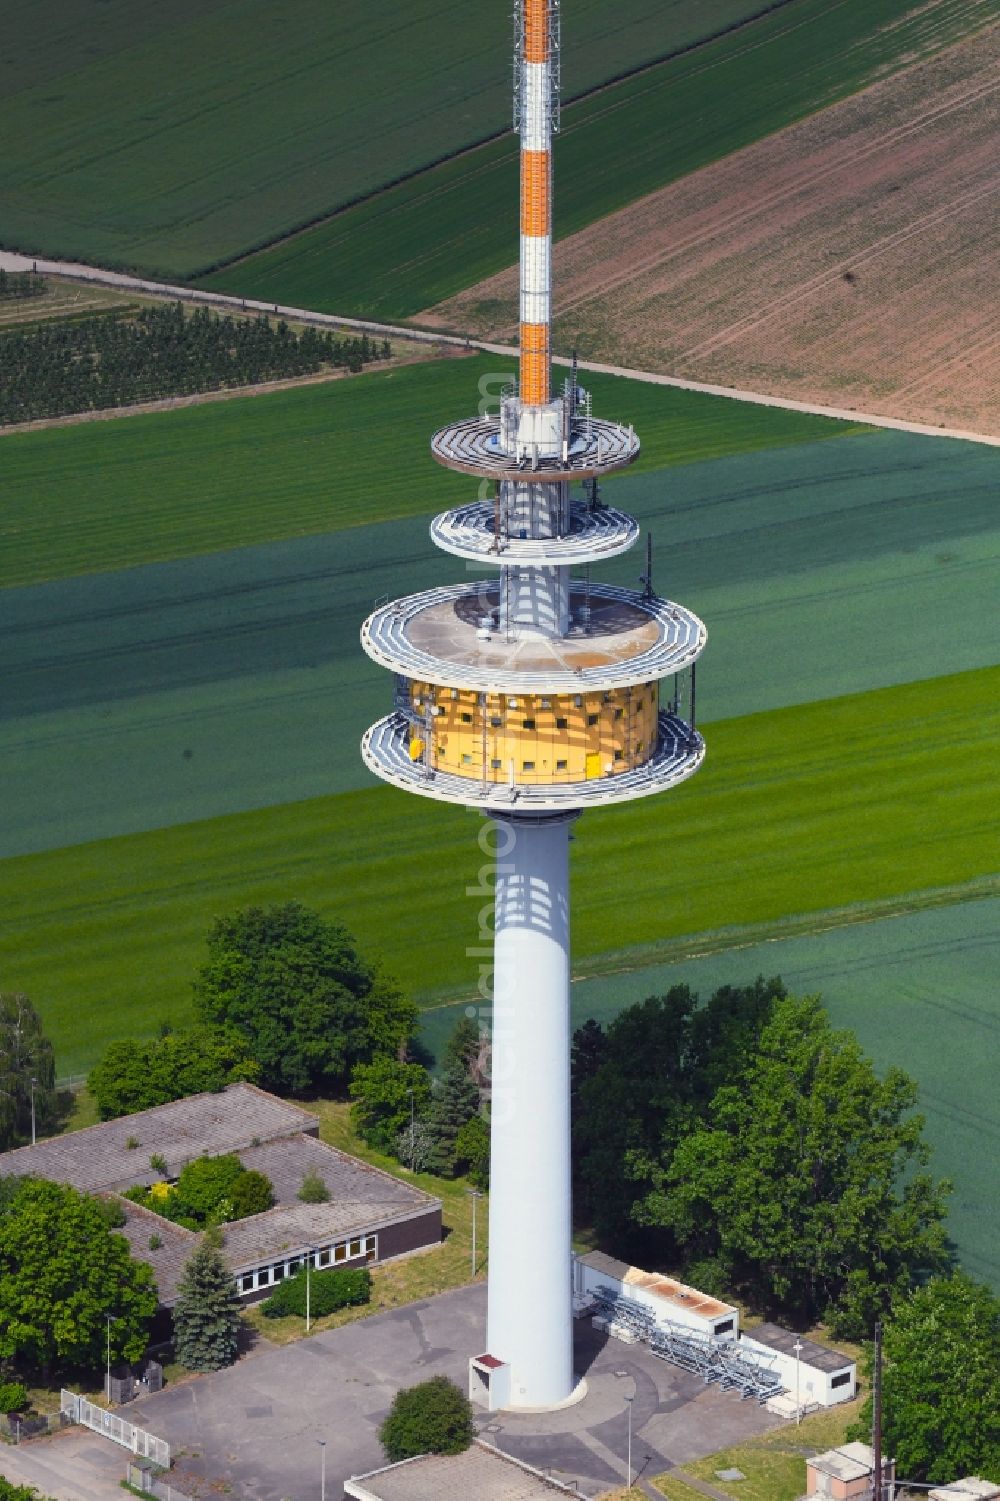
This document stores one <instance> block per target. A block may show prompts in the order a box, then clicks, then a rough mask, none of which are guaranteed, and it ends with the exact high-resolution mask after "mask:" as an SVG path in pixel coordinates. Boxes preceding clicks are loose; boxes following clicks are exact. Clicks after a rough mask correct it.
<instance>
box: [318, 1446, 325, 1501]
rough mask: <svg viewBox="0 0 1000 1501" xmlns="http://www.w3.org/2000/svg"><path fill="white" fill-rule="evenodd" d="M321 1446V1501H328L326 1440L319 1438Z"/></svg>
mask: <svg viewBox="0 0 1000 1501" xmlns="http://www.w3.org/2000/svg"><path fill="white" fill-rule="evenodd" d="M316 1442H317V1444H319V1455H320V1459H319V1501H326V1439H325V1438H318V1439H317V1440H316Z"/></svg>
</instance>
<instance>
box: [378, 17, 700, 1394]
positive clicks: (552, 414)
mask: <svg viewBox="0 0 1000 1501" xmlns="http://www.w3.org/2000/svg"><path fill="white" fill-rule="evenodd" d="M558 22H559V6H558V0H520V3H519V5H518V9H517V14H516V32H515V35H516V44H515V91H514V92H515V110H514V118H515V126H516V128H517V129H519V131H520V138H521V255H520V264H521V308H520V314H521V327H520V371H519V380H518V381H517V382H511V384H510V386H509V387H508V388H507V389H506V390H505V391H504V393H503V394H502V396H501V398H500V403H499V411H498V413H497V414H496V415H492V416H485V417H472V418H467V419H464V420H459V421H457V422H452V423H449V424H448V426H446V427H442V428H441V429H440V430H439V431H438V432H436V433H435V434H434V436H433V438H432V439H431V453H432V454H433V456H434V458H435V459H436V460H437V461H438V463H440V464H443V465H444V466H445V467H446V468H448V469H454V470H457V471H458V472H459V473H460V474H468V475H471V476H473V477H474V478H475V479H477V480H479V481H480V482H481V483H480V486H479V494H480V497H481V498H479V499H476V500H470V501H469V502H468V503H466V504H464V505H460V506H458V507H457V508H456V509H454V510H450V511H445V512H443V513H442V514H441V515H439V516H436V517H435V518H434V520H433V521H432V523H431V528H430V531H431V537H432V539H433V541H434V542H435V543H436V544H437V546H438V547H440V548H442V549H443V550H444V551H445V552H449V553H452V554H454V555H455V556H456V557H459V558H464V559H466V560H467V562H468V563H470V564H472V565H478V566H479V567H480V568H482V569H484V570H488V571H489V572H490V578H489V579H488V581H469V582H466V583H462V584H456V585H451V586H449V587H444V588H437V589H429V590H426V591H425V592H423V593H421V594H411V595H409V596H407V597H405V598H402V599H398V600H395V601H394V602H392V603H390V604H385V605H383V606H381V607H380V608H378V609H376V610H375V611H374V612H373V614H371V615H370V616H369V617H368V619H367V620H366V621H365V623H364V625H363V627H362V630H361V641H362V645H363V646H364V649H365V651H366V652H367V653H368V655H369V656H370V657H372V658H373V659H374V660H375V661H376V662H378V663H379V664H380V665H381V666H383V667H387V668H389V669H390V671H392V672H393V673H394V674H395V704H394V709H393V712H392V713H391V714H389V715H388V716H387V717H386V718H384V719H381V720H379V721H378V723H377V724H374V725H373V726H372V727H371V729H370V730H368V732H367V733H366V735H365V736H364V739H363V741H362V754H363V756H364V759H365V762H366V764H367V765H368V767H369V768H370V769H371V770H372V771H373V772H374V773H375V774H376V775H377V776H379V777H381V778H383V780H385V781H387V782H391V783H393V784H394V785H395V786H397V787H401V788H403V789H404V790H405V791H407V792H416V793H419V794H421V795H422V796H424V797H431V798H437V799H438V800H440V801H442V802H448V803H460V804H463V805H464V806H467V807H474V808H478V809H481V810H482V811H483V812H484V813H485V814H487V815H488V816H489V818H490V819H492V820H493V822H494V829H493V833H494V836H495V847H496V905H495V919H494V928H495V938H494V986H493V991H494V993H493V1005H494V1018H493V1098H492V1111H491V1159H490V1262H489V1312H488V1334H487V1341H488V1358H487V1359H486V1361H485V1363H484V1362H483V1359H482V1357H480V1359H479V1361H478V1362H477V1361H474V1362H473V1366H474V1367H475V1368H477V1369H479V1370H480V1372H481V1374H482V1375H483V1380H484V1382H487V1383H489V1386H490V1389H489V1390H488V1391H487V1392H486V1394H485V1396H481V1398H480V1399H481V1400H485V1401H486V1402H487V1404H488V1405H489V1406H491V1407H498V1406H502V1407H520V1408H551V1407H558V1406H560V1405H562V1404H563V1403H566V1402H569V1401H572V1400H573V1398H574V1395H575V1392H576V1390H577V1380H576V1377H575V1375H574V1371H573V1319H572V1253H571V1238H570V1237H571V1202H570V1200H571V1193H570V1112H569V1058H570V1008H569V982H570V970H569V837H570V826H571V824H572V823H573V822H574V820H575V819H576V818H578V817H579V815H580V813H581V811H582V810H584V809H587V808H601V807H605V806H607V805H609V804H611V803H622V802H628V801H631V800H632V799H633V798H640V797H648V796H650V795H651V794H653V793H657V792H663V791H664V790H665V789H667V788H668V787H673V786H675V785H676V784H677V783H678V782H681V781H683V780H684V779H685V778H686V777H689V776H691V775H692V774H693V773H694V772H695V771H697V769H698V767H699V766H700V765H701V762H702V759H703V757H704V749H705V748H704V742H703V741H702V739H701V736H700V735H698V733H697V732H696V730H695V727H694V719H695V660H696V658H697V657H698V656H699V655H700V653H701V651H702V650H703V648H704V645H705V628H704V626H703V625H702V623H701V621H700V620H699V619H698V618H697V616H695V615H693V614H692V613H691V612H690V611H689V610H686V609H684V608H683V607H682V606H680V605H677V604H673V603H672V602H671V601H669V600H666V599H661V598H659V597H658V596H657V595H656V594H655V593H654V591H653V583H652V576H651V574H652V568H651V553H649V552H647V568H646V573H645V576H644V578H643V580H642V581H641V582H642V584H643V587H642V589H641V590H630V589H622V588H617V587H614V586H611V585H608V584H603V583H599V582H596V581H592V580H591V576H590V570H591V565H592V564H594V563H600V562H601V561H603V560H604V559H605V558H610V557H614V556H615V555H616V554H619V553H623V552H625V551H626V550H627V549H628V548H630V547H632V546H633V545H634V544H635V542H636V541H637V540H638V536H639V528H638V525H637V523H636V522H635V520H634V519H633V518H632V517H631V516H628V515H626V514H624V513H623V512H622V511H619V510H617V509H615V508H614V507H612V506H608V505H606V504H605V503H604V502H603V500H602V499H601V496H600V491H599V488H598V481H599V479H600V478H601V476H603V475H606V474H610V473H611V472H612V471H614V470H618V469H622V468H624V467H625V466H626V465H628V464H631V463H632V462H633V460H634V459H635V458H636V457H637V455H638V453H639V440H638V438H637V437H636V436H635V433H634V432H633V430H632V428H631V427H625V426H622V425H621V424H619V423H616V422H608V421H601V420H599V419H598V418H596V417H594V416H593V415H592V412H591V402H590V397H589V394H588V393H587V392H586V391H584V390H583V388H582V387H581V386H580V385H579V384H578V383H577V379H576V374H577V372H576V369H575V365H574V368H573V370H572V373H571V375H570V376H569V378H568V379H567V380H565V381H564V382H563V385H562V388H561V389H558V390H553V388H552V380H551V361H550V321H551V264H552V228H551V225H552V219H551V203H552V154H551V144H552V134H553V131H554V130H555V129H557V128H558V58H559V25H558ZM574 485H581V486H582V493H576V492H574V489H573V486H574ZM483 497H485V498H483ZM493 570H495V572H494V571H493ZM664 678H667V679H669V680H670V686H669V688H668V689H667V690H666V692H665V693H662V694H661V688H660V682H661V679H664ZM685 711H686V712H685ZM628 861H629V852H628V848H627V846H623V849H622V859H621V864H620V866H619V867H618V869H617V870H616V871H615V872H614V879H615V880H616V881H617V882H618V883H620V884H621V885H623V886H627V884H628V879H629V871H628Z"/></svg>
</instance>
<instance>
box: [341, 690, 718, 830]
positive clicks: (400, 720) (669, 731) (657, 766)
mask: <svg viewBox="0 0 1000 1501" xmlns="http://www.w3.org/2000/svg"><path fill="white" fill-rule="evenodd" d="M412 732H413V726H412V725H411V723H410V721H409V720H408V719H407V718H406V716H405V715H404V714H389V715H387V716H386V718H385V719H380V720H379V721H378V722H377V723H376V724H373V725H372V727H371V729H370V730H368V731H367V732H366V734H365V735H364V737H363V739H362V741H361V755H362V757H363V759H364V762H365V765H366V766H367V767H368V769H369V770H370V771H373V772H374V773H375V775H376V776H377V777H381V778H382V780H383V781H384V782H391V783H392V784H393V786H395V787H401V788H402V789H403V791H404V792H416V793H419V795H420V796H421V797H431V798H435V799H436V800H437V801H438V802H441V803H461V804H462V805H463V806H465V807H477V808H485V809H486V810H488V811H489V810H491V809H493V810H496V811H497V812H498V813H499V812H504V813H510V812H512V811H515V810H516V811H519V812H520V811H523V812H525V813H531V812H534V811H537V810H543V809H550V810H551V809H583V808H595V807H606V806H608V805H609V804H611V803H627V802H632V801H634V799H636V798H640V797H651V796H652V795H653V794H654V793H657V792H665V791H666V790H667V788H668V787H674V786H676V785H677V783H678V782H683V781H686V780H687V778H688V777H690V776H693V775H694V773H695V772H696V771H697V770H698V767H699V766H700V765H701V763H702V761H703V760H704V759H705V742H704V741H703V740H702V738H701V736H700V735H699V734H698V733H697V732H696V731H694V730H692V729H691V727H690V725H688V724H685V722H684V721H683V720H682V719H678V718H677V717H676V716H675V715H673V714H661V715H660V716H659V744H658V746H657V750H656V753H655V755H653V756H652V757H651V759H650V760H648V761H646V762H645V763H644V765H642V766H639V767H636V768H635V770H634V771H622V772H618V773H617V774H616V775H614V776H604V777H595V778H593V779H592V780H590V781H585V782H564V783H536V784H534V785H530V786H515V787H511V786H510V784H509V783H508V782H482V781H479V780H478V779H476V778H474V777H460V776H456V775H455V774H454V773H451V772H442V771H433V770H429V769H428V768H425V767H424V766H423V764H422V763H421V762H415V761H413V760H412V759H411V757H410V737H411V735H412Z"/></svg>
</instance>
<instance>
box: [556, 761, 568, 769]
mask: <svg viewBox="0 0 1000 1501" xmlns="http://www.w3.org/2000/svg"><path fill="white" fill-rule="evenodd" d="M568 769H569V762H568V761H557V762H556V771H568Z"/></svg>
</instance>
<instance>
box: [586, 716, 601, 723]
mask: <svg viewBox="0 0 1000 1501" xmlns="http://www.w3.org/2000/svg"><path fill="white" fill-rule="evenodd" d="M600 718H601V716H600V715H599V714H588V715H587V723H588V724H597V723H598V722H599V720H600Z"/></svg>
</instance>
